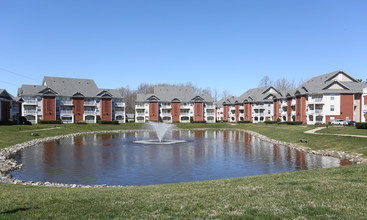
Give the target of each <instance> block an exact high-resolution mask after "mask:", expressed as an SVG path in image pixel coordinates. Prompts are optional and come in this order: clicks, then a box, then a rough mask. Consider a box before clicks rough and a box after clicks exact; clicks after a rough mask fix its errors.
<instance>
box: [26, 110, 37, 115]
mask: <svg viewBox="0 0 367 220" xmlns="http://www.w3.org/2000/svg"><path fill="white" fill-rule="evenodd" d="M23 113H24V114H37V110H24V111H23Z"/></svg>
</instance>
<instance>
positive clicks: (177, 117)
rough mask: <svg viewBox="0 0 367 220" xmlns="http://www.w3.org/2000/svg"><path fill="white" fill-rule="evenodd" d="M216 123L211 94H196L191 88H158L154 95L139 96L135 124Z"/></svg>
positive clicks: (155, 88)
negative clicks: (157, 122)
mask: <svg viewBox="0 0 367 220" xmlns="http://www.w3.org/2000/svg"><path fill="white" fill-rule="evenodd" d="M190 118H192V120H193V121H206V122H208V123H214V122H215V105H214V103H213V99H212V97H211V95H210V94H195V92H194V89H193V88H191V87H184V86H180V87H176V86H156V87H154V92H153V93H152V94H137V99H136V105H135V122H146V121H159V120H162V121H163V122H183V123H188V122H190Z"/></svg>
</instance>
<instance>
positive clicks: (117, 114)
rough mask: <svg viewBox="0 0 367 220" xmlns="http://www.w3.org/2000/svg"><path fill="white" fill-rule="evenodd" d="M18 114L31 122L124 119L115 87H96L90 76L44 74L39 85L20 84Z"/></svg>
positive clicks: (123, 108)
mask: <svg viewBox="0 0 367 220" xmlns="http://www.w3.org/2000/svg"><path fill="white" fill-rule="evenodd" d="M18 97H21V98H22V100H23V102H22V108H21V110H22V115H23V116H25V117H26V118H27V120H29V121H31V122H32V123H37V122H38V120H56V119H57V118H60V120H61V121H62V123H76V122H78V121H86V122H87V123H96V122H97V116H99V117H100V118H101V120H107V121H111V120H118V121H119V122H120V123H124V122H125V103H124V101H123V97H122V96H121V94H120V92H119V91H118V90H116V89H100V88H98V87H97V85H96V83H95V82H94V81H93V80H91V79H75V78H60V77H47V76H45V77H44V78H43V81H42V85H22V86H21V88H19V89H18Z"/></svg>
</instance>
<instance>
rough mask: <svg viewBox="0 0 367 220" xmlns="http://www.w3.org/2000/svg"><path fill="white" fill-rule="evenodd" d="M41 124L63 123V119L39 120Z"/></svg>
mask: <svg viewBox="0 0 367 220" xmlns="http://www.w3.org/2000/svg"><path fill="white" fill-rule="evenodd" d="M38 123H40V124H61V120H39V121H38Z"/></svg>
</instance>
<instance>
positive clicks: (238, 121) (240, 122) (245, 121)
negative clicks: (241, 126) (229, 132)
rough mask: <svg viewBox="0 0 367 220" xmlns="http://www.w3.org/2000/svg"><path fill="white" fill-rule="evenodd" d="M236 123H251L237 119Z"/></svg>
mask: <svg viewBox="0 0 367 220" xmlns="http://www.w3.org/2000/svg"><path fill="white" fill-rule="evenodd" d="M238 123H251V121H238Z"/></svg>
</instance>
